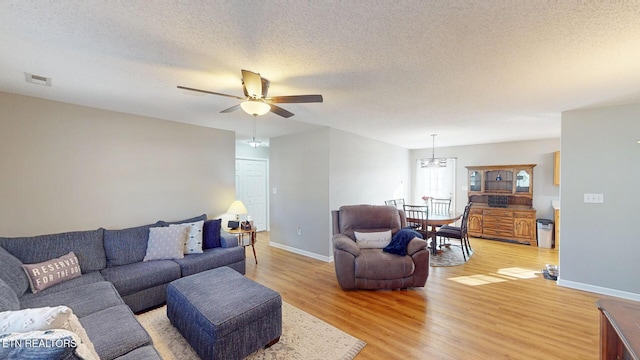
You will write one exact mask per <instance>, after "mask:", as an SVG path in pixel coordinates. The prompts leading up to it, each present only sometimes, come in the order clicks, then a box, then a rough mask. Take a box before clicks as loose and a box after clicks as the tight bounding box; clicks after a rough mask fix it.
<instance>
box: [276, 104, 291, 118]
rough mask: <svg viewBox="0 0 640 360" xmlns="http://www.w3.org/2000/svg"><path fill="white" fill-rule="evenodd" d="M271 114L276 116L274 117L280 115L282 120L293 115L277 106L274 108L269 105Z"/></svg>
mask: <svg viewBox="0 0 640 360" xmlns="http://www.w3.org/2000/svg"><path fill="white" fill-rule="evenodd" d="M271 112H272V113H274V114H276V115H280V116H282V117H283V118H290V117H292V116H293V115H294V114H293V113H292V112H289V111H287V110H285V109H283V108H281V107H279V106H275V105H271Z"/></svg>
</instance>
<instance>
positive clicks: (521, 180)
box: [516, 170, 531, 193]
mask: <svg viewBox="0 0 640 360" xmlns="http://www.w3.org/2000/svg"><path fill="white" fill-rule="evenodd" d="M530 191H531V175H530V174H529V172H528V171H526V170H520V171H518V173H517V174H516V192H517V193H528V192H530Z"/></svg>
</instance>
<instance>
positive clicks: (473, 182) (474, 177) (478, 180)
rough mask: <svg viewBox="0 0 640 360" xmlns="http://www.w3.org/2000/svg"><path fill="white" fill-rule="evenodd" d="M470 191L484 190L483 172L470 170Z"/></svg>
mask: <svg viewBox="0 0 640 360" xmlns="http://www.w3.org/2000/svg"><path fill="white" fill-rule="evenodd" d="M469 191H478V192H480V191H482V173H481V172H480V171H477V170H472V171H469Z"/></svg>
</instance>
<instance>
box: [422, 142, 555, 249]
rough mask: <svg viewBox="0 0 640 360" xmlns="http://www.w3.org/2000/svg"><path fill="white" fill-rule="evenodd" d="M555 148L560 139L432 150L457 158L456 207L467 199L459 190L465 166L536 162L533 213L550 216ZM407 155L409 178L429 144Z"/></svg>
mask: <svg viewBox="0 0 640 360" xmlns="http://www.w3.org/2000/svg"><path fill="white" fill-rule="evenodd" d="M558 150H560V139H546V140H531V141H516V142H505V143H495V144H482V145H468V146H453V147H443V148H436V151H435V153H436V156H437V157H455V158H457V161H456V167H457V168H456V182H457V184H456V209H458V210H459V211H461V210H462V209H464V206H465V204H466V203H467V202H468V200H469V198H468V196H467V190H463V186H467V185H468V184H467V182H468V179H467V177H468V172H467V168H466V166H479V165H513V164H536V167H534V168H533V207H534V208H535V209H536V211H537V213H536V217H538V218H546V219H553V208H552V207H551V201H552V200H558V199H559V198H560V194H559V191H560V190H559V187H558V186H555V185H553V153H554V152H555V151H558ZM411 158H412V161H411V171H412V173H411V176H412V178H413V177H415V161H416V160H417V159H422V158H431V148H428V149H420V150H413V151H411ZM563 176H564V175H563ZM563 180H564V179H563ZM413 196H415V194H414V195H413ZM563 238H564V237H563Z"/></svg>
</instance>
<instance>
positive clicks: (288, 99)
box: [266, 95, 322, 104]
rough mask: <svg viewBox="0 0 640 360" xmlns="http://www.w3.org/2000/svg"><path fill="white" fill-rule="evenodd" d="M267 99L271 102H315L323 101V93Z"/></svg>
mask: <svg viewBox="0 0 640 360" xmlns="http://www.w3.org/2000/svg"><path fill="white" fill-rule="evenodd" d="M266 100H267V102H268V103H269V104H284V103H289V104H292V103H314V102H322V95H291V96H274V97H272V98H268V99H266Z"/></svg>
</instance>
